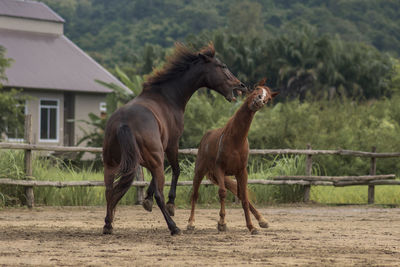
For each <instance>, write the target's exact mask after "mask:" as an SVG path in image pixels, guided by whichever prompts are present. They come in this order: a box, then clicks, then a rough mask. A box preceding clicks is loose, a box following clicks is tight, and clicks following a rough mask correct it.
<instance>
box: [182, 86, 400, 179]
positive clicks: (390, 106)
mask: <svg viewBox="0 0 400 267" xmlns="http://www.w3.org/2000/svg"><path fill="white" fill-rule="evenodd" d="M219 98H220V97H219V96H218V95H217V96H216V97H215V99H214V100H213V101H209V99H208V98H207V97H206V96H205V95H204V94H196V95H194V96H193V97H192V99H191V101H189V103H188V108H187V111H186V112H185V130H184V132H183V136H182V138H181V143H180V147H181V148H193V147H197V146H198V144H199V142H200V139H201V137H202V136H203V134H204V133H205V132H206V130H208V129H212V128H217V127H221V126H223V125H224V124H225V123H226V122H227V121H228V118H229V117H230V116H232V115H233V113H234V111H235V110H236V109H237V108H238V106H239V105H240V102H238V103H235V104H228V103H224V100H223V99H222V98H221V99H219ZM399 101H400V95H394V96H393V97H392V98H390V99H389V98H385V99H382V100H380V101H375V100H372V101H368V102H361V103H358V102H355V101H352V100H351V99H348V98H345V97H343V98H341V99H337V100H335V101H328V100H325V101H320V102H304V103H302V102H300V101H299V100H292V101H287V102H280V103H277V104H275V105H271V104H270V105H267V106H266V107H264V108H263V109H262V110H260V111H258V112H257V114H256V116H255V118H254V121H253V122H252V126H251V128H250V132H249V143H250V147H251V148H259V149H262V148H269V149H275V148H276V149H282V148H293V149H295V148H297V149H305V148H306V146H307V144H308V143H310V144H311V145H312V148H313V149H339V148H342V149H349V150H362V151H370V150H371V147H372V146H376V147H377V151H378V152H379V151H385V152H396V151H400V135H399V133H400V106H399V105H398V103H399ZM313 158H314V161H315V162H316V163H318V165H319V166H320V168H321V171H322V172H323V174H327V175H360V174H368V171H369V161H368V159H367V158H356V157H338V156H316V157H313ZM378 161H379V162H378V170H377V172H378V173H382V174H387V173H396V174H397V175H400V172H399V170H400V162H399V161H398V160H396V159H379V160H378Z"/></svg>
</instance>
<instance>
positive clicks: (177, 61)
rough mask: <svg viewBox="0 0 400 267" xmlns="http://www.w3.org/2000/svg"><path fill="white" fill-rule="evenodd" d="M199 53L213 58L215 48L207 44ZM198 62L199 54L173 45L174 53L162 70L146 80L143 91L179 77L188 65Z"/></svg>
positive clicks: (211, 44)
mask: <svg viewBox="0 0 400 267" xmlns="http://www.w3.org/2000/svg"><path fill="white" fill-rule="evenodd" d="M200 53H202V54H203V55H206V56H208V57H214V56H215V48H214V45H213V43H209V44H208V45H207V46H205V47H203V48H202V49H201V50H200ZM198 60H199V52H196V51H194V50H191V49H190V48H188V47H186V46H185V45H184V44H182V43H179V42H177V43H175V50H174V53H173V54H172V55H171V56H169V57H168V58H167V62H166V63H165V65H164V67H163V68H162V69H160V70H157V71H156V72H155V73H154V74H153V75H151V76H150V77H149V78H148V79H147V82H145V83H144V84H143V88H144V90H146V89H148V88H150V87H153V86H156V85H159V84H162V83H164V82H167V81H169V80H171V79H174V78H176V77H179V76H180V75H182V73H184V72H185V71H187V70H188V68H189V66H190V64H193V63H195V62H197V61H198Z"/></svg>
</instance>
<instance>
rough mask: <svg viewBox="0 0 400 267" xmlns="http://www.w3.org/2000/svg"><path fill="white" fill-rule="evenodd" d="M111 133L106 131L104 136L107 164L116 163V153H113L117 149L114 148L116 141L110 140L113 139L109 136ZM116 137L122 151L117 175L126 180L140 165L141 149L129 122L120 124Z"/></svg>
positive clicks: (104, 153)
mask: <svg viewBox="0 0 400 267" xmlns="http://www.w3.org/2000/svg"><path fill="white" fill-rule="evenodd" d="M110 133H111V131H106V136H105V138H104V144H103V160H104V163H105V164H107V165H110V166H112V165H114V164H115V161H114V159H113V157H114V158H115V155H113V154H114V153H112V151H113V150H114V149H115V148H113V147H114V145H115V143H114V144H113V142H111V141H110V140H111V139H112V137H111V136H109V134H110ZM114 138H115V139H116V141H117V142H118V144H119V151H120V161H119V166H118V172H117V173H116V175H117V177H120V180H125V177H126V178H128V177H129V178H130V177H132V174H133V173H135V172H136V170H137V168H138V167H139V164H140V160H141V156H140V150H139V147H138V144H137V142H136V138H135V136H134V135H133V134H132V131H131V129H130V128H129V126H128V125H127V124H120V125H119V127H118V129H116V131H115V136H114ZM115 139H114V140H115ZM132 178H133V177H132ZM128 180H130V179H128Z"/></svg>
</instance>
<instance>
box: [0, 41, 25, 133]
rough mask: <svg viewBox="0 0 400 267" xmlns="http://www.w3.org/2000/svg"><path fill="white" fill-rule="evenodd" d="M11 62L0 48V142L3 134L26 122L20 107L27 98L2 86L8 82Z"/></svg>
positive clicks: (0, 47)
mask: <svg viewBox="0 0 400 267" xmlns="http://www.w3.org/2000/svg"><path fill="white" fill-rule="evenodd" d="M11 62H12V60H11V59H9V58H6V57H5V49H4V48H3V47H2V46H0V140H1V136H2V133H4V132H6V131H7V129H16V128H17V127H19V128H20V127H21V123H20V122H21V121H24V117H23V116H24V114H23V113H21V112H20V111H21V109H20V107H19V105H20V104H21V102H24V101H25V99H26V97H24V96H22V95H20V92H19V91H17V90H15V89H11V90H6V89H4V88H3V87H2V84H1V81H2V80H3V81H4V80H7V77H6V75H5V70H6V68H8V67H10V65H11ZM20 130H21V129H20ZM21 131H22V130H21ZM22 132H23V131H22Z"/></svg>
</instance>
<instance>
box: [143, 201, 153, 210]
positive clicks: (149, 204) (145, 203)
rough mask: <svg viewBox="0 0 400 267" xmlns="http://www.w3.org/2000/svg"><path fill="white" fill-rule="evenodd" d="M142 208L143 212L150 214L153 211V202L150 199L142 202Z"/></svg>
mask: <svg viewBox="0 0 400 267" xmlns="http://www.w3.org/2000/svg"><path fill="white" fill-rule="evenodd" d="M142 206H143V208H144V209H145V210H147V211H149V212H151V211H152V210H153V200H150V199H145V200H143V203H142Z"/></svg>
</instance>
